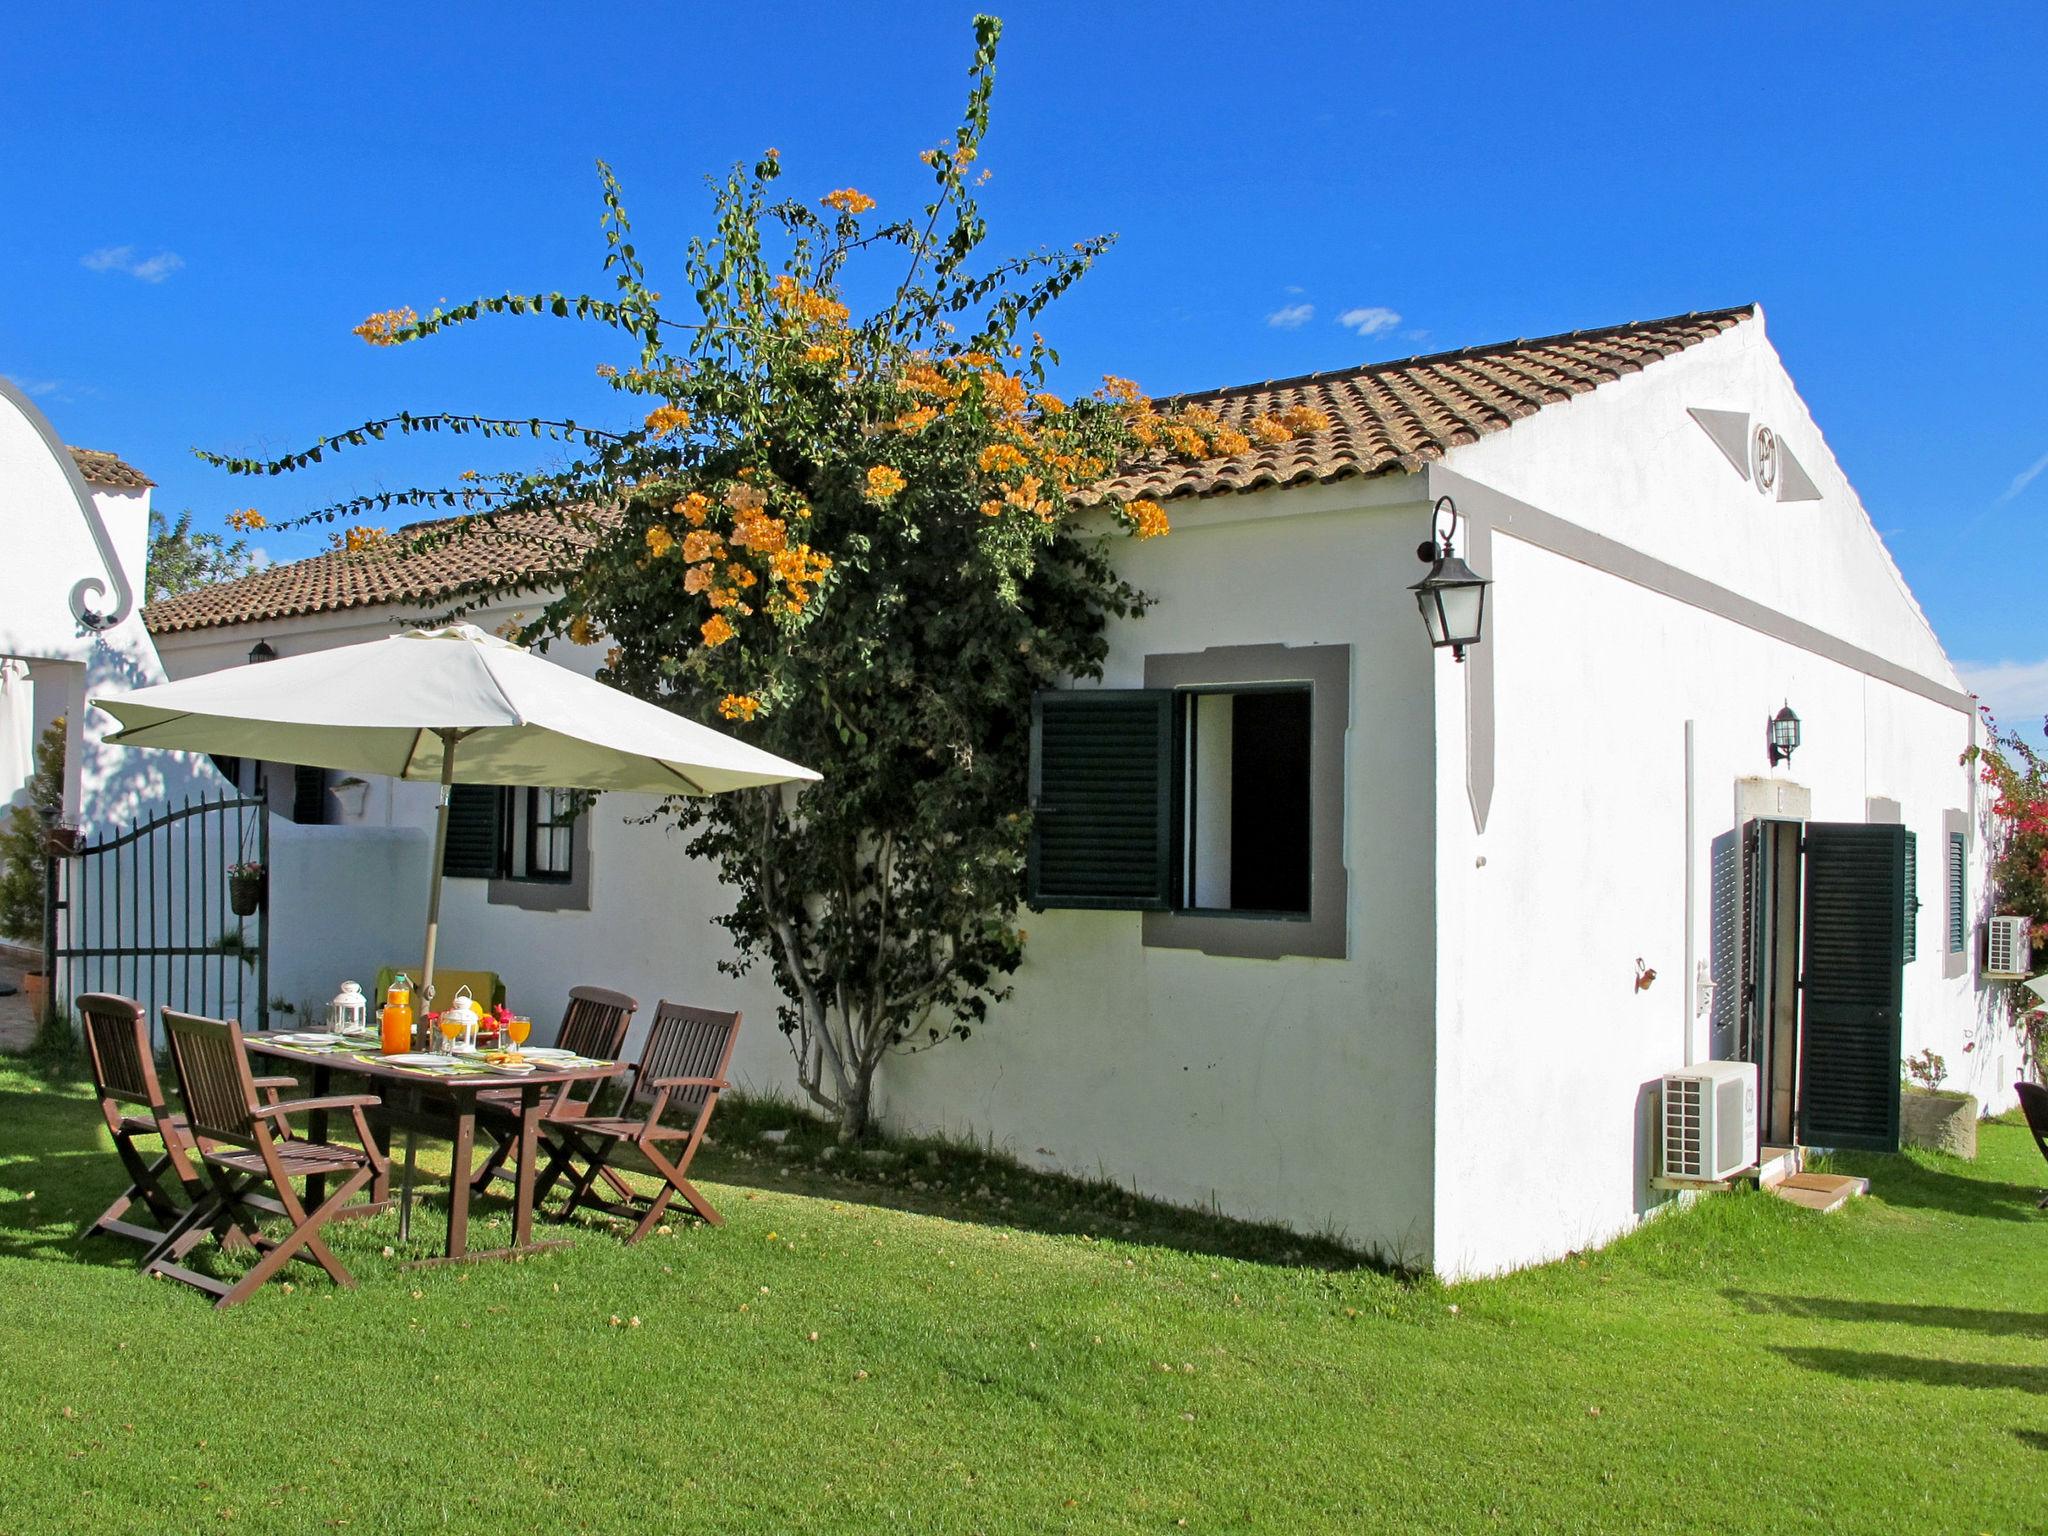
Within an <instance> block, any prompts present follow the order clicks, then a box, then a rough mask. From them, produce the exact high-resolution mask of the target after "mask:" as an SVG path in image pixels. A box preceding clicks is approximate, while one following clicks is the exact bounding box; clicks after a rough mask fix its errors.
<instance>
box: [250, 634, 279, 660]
mask: <svg viewBox="0 0 2048 1536" xmlns="http://www.w3.org/2000/svg"><path fill="white" fill-rule="evenodd" d="M275 660H277V651H276V649H275V648H274V647H273V646H272V645H271V643H270V642H269V641H268V640H258V641H257V642H256V643H255V644H254V645H253V646H251V647H250V648H249V661H250V663H251V664H252V665H253V664H254V663H256V662H259V661H275Z"/></svg>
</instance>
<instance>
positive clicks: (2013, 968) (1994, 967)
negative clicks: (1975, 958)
mask: <svg viewBox="0 0 2048 1536" xmlns="http://www.w3.org/2000/svg"><path fill="white" fill-rule="evenodd" d="M2027 949H2028V945H2027V920H2026V919H2025V918H2024V917H1994V918H1993V919H1991V921H1990V922H1989V923H1988V924H1986V925H1985V931H1984V979H1985V980H1987V981H2024V980H2026V976H2027V966H2028V965H2029V963H2030V962H2031V961H2032V959H2033V957H2032V956H2031V955H2030V954H2028V953H2027Z"/></svg>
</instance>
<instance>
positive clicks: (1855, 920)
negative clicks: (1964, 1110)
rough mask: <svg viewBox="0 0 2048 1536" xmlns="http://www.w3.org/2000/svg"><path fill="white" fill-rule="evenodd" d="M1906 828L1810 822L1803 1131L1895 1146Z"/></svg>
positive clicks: (1820, 1140) (1824, 1138)
mask: <svg viewBox="0 0 2048 1536" xmlns="http://www.w3.org/2000/svg"><path fill="white" fill-rule="evenodd" d="M1907 836H1908V834H1907V832H1906V829H1905V828H1904V827H1900V826H1893V825H1875V826H1873V825H1868V824H1863V823H1849V822H1810V823H1808V825H1807V828H1806V840H1805V850H1804V852H1805V864H1806V872H1805V902H1804V906H1805V914H1804V922H1803V923H1802V925H1801V926H1802V930H1803V934H1804V949H1803V953H1802V956H1801V965H1800V981H1799V985H1800V1053H1799V1139H1800V1141H1802V1142H1803V1143H1805V1144H1806V1145H1808V1146H1817V1147H1856V1148H1862V1149H1866V1150H1871V1151H1879V1152H1895V1151H1897V1150H1898V1145H1899V1029H1900V1010H1901V1004H1902V985H1903V979H1904V966H1905V939H1906V898H1907V891H1908V887H1907V883H1906V882H1907V863H1906V861H1907Z"/></svg>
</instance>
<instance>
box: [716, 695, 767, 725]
mask: <svg viewBox="0 0 2048 1536" xmlns="http://www.w3.org/2000/svg"><path fill="white" fill-rule="evenodd" d="M718 712H719V714H721V715H723V716H724V717H725V718H726V719H728V720H740V721H746V720H751V719H753V718H754V716H756V715H758V714H759V713H760V712H761V701H760V700H759V699H757V698H755V697H754V696H753V695H752V694H751V693H728V694H727V695H726V696H725V697H724V698H722V699H720V700H719V701H718Z"/></svg>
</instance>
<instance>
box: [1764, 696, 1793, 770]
mask: <svg viewBox="0 0 2048 1536" xmlns="http://www.w3.org/2000/svg"><path fill="white" fill-rule="evenodd" d="M1769 736H1770V743H1771V766H1772V767H1773V768H1775V767H1777V766H1778V764H1780V763H1789V762H1791V761H1792V752H1793V749H1794V748H1795V747H1797V746H1798V745H1799V717H1798V716H1797V715H1795V714H1793V713H1792V706H1791V704H1790V703H1787V704H1786V706H1785V707H1784V708H1783V709H1781V710H1779V711H1778V712H1777V713H1776V714H1775V715H1773V716H1771V724H1770V731H1769Z"/></svg>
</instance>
